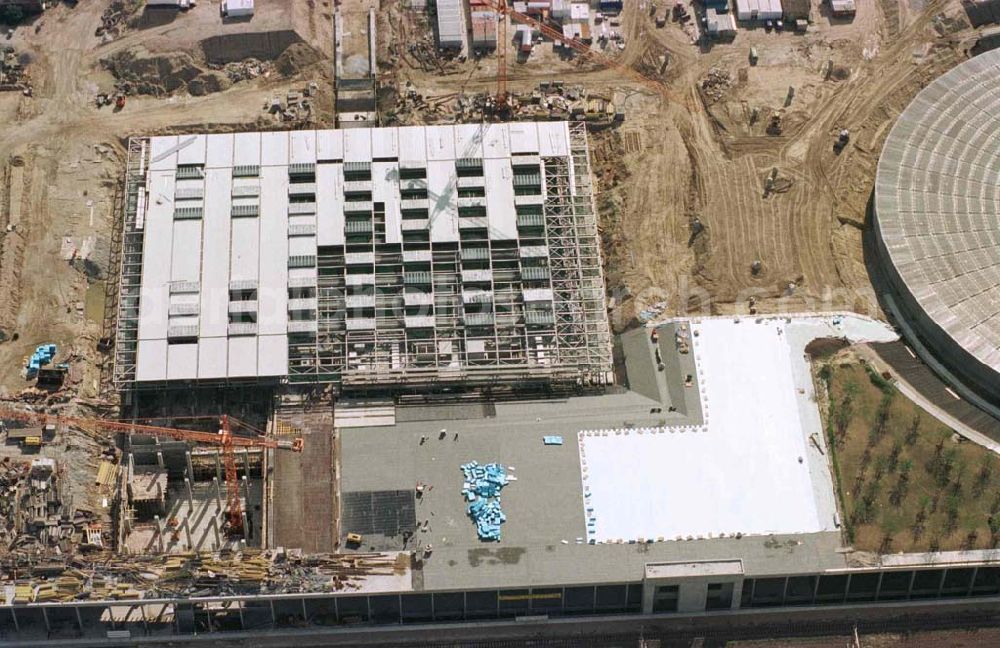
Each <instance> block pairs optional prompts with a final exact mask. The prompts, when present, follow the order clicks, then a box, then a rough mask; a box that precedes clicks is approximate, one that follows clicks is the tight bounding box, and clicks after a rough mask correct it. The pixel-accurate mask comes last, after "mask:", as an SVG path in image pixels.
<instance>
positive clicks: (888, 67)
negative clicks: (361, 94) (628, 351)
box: [380, 0, 970, 329]
mask: <svg viewBox="0 0 1000 648" xmlns="http://www.w3.org/2000/svg"><path fill="white" fill-rule="evenodd" d="M383 7H384V9H385V11H384V12H383V22H382V24H381V25H380V30H386V32H387V33H392V32H393V30H394V32H395V34H397V35H399V36H400V37H404V38H405V41H406V42H413V41H416V40H418V39H420V38H421V37H426V36H427V34H428V33H429V28H428V27H427V25H426V24H424V23H422V22H421V20H420V18H419V17H417V16H414V15H413V12H408V11H407V10H406V9H405V8H403V7H402V6H401V5H400V3H398V2H383ZM811 16H812V24H811V25H810V27H809V30H808V31H807V32H806V33H805V34H799V33H790V32H775V31H765V30H764V29H763V28H743V27H741V29H740V31H739V33H738V35H737V37H736V39H735V40H734V41H733V42H731V43H715V44H711V45H702V44H699V43H695V42H693V41H692V38H691V36H690V34H689V32H690V28H684V27H683V26H681V25H678V24H677V23H675V22H668V23H667V25H666V26H665V27H663V28H656V27H655V25H654V23H653V21H652V19H651V18H650V16H649V2H648V1H644V0H638V1H637V2H629V3H626V10H625V12H624V13H623V14H622V16H620V18H619V19H618V20H617V21H616V24H615V26H614V27H613V29H616V30H620V32H621V33H622V34H623V35H624V36H625V42H626V47H625V48H624V50H623V51H621V52H617V51H615V48H614V47H609V48H608V49H607V51H608V52H611V53H612V55H613V56H615V57H617V60H618V61H619V62H621V63H624V64H627V65H631V66H633V67H635V68H636V69H638V70H641V71H642V72H643V73H644V74H647V75H648V76H654V77H656V78H657V79H658V80H660V81H662V82H663V83H664V84H666V86H667V87H668V88H669V91H670V95H671V96H672V99H671V100H667V99H665V98H664V97H663V96H662V93H658V92H656V91H655V90H653V89H651V88H650V87H648V86H644V85H642V84H638V83H631V82H630V80H629V79H628V78H627V77H625V76H624V75H623V74H621V73H620V72H619V71H616V70H614V69H611V68H608V67H606V66H602V65H600V64H598V63H593V62H587V63H581V62H580V61H579V59H578V58H574V57H567V56H565V55H562V54H560V53H559V50H557V49H554V48H553V47H552V45H551V44H549V43H545V44H542V45H538V46H536V47H535V49H534V52H533V53H532V54H531V56H530V57H527V58H524V57H519V55H518V53H517V52H516V51H515V49H514V47H513V45H512V44H509V50H508V60H509V61H511V63H510V64H509V72H508V79H509V86H510V88H511V89H512V90H514V91H520V92H531V91H532V90H534V89H536V88H537V85H538V83H539V82H540V81H543V80H550V79H561V80H563V81H564V82H565V83H566V84H568V85H569V84H572V85H580V86H583V87H584V88H586V89H587V90H588V91H589V92H591V93H597V94H602V95H605V96H614V97H615V98H616V101H619V102H620V103H622V104H623V105H624V106H625V108H626V120H625V123H624V124H623V125H622V126H621V127H620V128H618V129H616V130H612V131H608V132H605V133H596V134H594V135H593V137H592V139H591V146H592V149H593V158H594V160H595V167H596V171H597V175H598V180H599V190H600V193H599V195H598V197H597V198H598V203H599V207H600V208H601V232H602V236H603V240H604V252H605V261H606V275H607V279H608V287H609V290H610V291H611V293H612V294H613V295H614V296H615V301H614V304H615V306H616V307H615V309H614V317H613V323H614V325H615V326H616V328H619V329H620V328H622V327H624V326H626V325H628V324H629V322H632V321H634V320H633V317H634V315H635V314H636V312H638V311H639V310H640V309H642V308H644V307H646V306H648V305H649V304H653V303H657V302H663V303H664V309H663V314H664V315H672V314H674V313H675V312H680V311H687V312H714V313H727V312H746V311H747V308H748V303H747V302H748V299H749V297H750V296H753V297H755V298H756V300H757V304H758V309H759V310H761V311H762V312H766V311H780V310H805V309H809V310H830V309H851V310H857V311H860V312H863V313H867V314H872V315H875V316H878V315H879V312H878V306H877V302H876V300H875V298H874V294H873V291H872V289H871V286H870V283H869V280H868V277H867V273H866V271H865V267H864V263H863V256H862V246H861V237H862V228H863V227H864V223H865V211H866V205H867V202H868V198H869V196H870V193H871V189H872V186H873V182H874V175H875V165H876V163H877V160H878V154H879V151H880V148H881V145H882V141H883V140H884V138H885V136H886V134H887V133H888V129H889V127H890V126H891V124H892V122H893V120H894V118H895V117H896V115H898V113H899V112H900V111H901V110H902V109H903V108H904V107H905V106H906V104H907V103H909V101H910V100H911V99H912V97H913V96H914V95H915V94H916V93H917V92H918V91H919V89H920V88H921V87H922V86H923V85H925V84H926V83H927V82H928V81H929V80H930V79H933V78H934V77H936V76H937V75H939V74H941V73H942V72H944V71H945V70H947V69H948V68H950V67H952V66H953V65H955V64H956V63H958V62H959V61H961V60H964V58H965V56H966V55H965V53H964V50H965V48H966V47H967V39H968V36H969V35H970V30H969V27H968V23H967V21H966V20H965V18H964V13H963V12H962V10H961V7H960V5H959V3H958V2H957V1H954V0H938V1H936V2H927V3H923V2H921V3H918V2H916V0H913V1H910V0H901V1H900V2H890V1H889V0H886V1H885V2H880V3H859V9H858V15H857V16H856V17H855V18H854V19H853V20H841V19H835V18H832V17H830V16H829V15H828V12H827V10H826V8H825V7H824V6H823V5H822V4H821V3H820V2H819V0H814V2H813V6H812V9H811ZM686 29H687V31H686ZM385 40H386V39H382V42H385ZM397 40H398V39H397ZM750 47H755V48H756V49H757V51H758V52H759V58H760V60H759V62H758V63H757V64H756V65H751V64H750V62H749V60H748V54H749V50H750ZM664 58H666V65H665V67H664V65H663V62H664ZM382 59H383V60H387V59H389V60H396V61H398V62H397V64H396V65H395V66H393V67H392V69H391V70H384V76H386V77H387V78H390V79H391V80H392V81H393V82H395V83H396V84H398V85H399V86H400V87H403V86H404V84H406V83H407V82H408V83H410V84H412V86H413V87H415V88H416V89H417V90H418V91H419V92H420V93H421V94H423V95H424V96H425V97H427V98H428V99H429V100H431V101H434V99H435V98H436V97H448V96H450V95H452V94H453V93H456V92H461V93H471V92H480V91H495V87H496V61H495V57H493V56H487V57H484V58H478V59H476V58H472V59H470V60H468V61H465V62H462V61H456V60H450V61H440V62H438V64H437V66H427V65H418V64H417V61H416V60H415V58H414V57H413V56H410V55H408V54H407V52H406V50H405V49H402V48H397V49H394V50H391V51H389V52H386V53H385V55H384V56H382ZM660 70H663V72H662V74H661V73H660ZM713 78H715V79H724V81H722V82H719V83H714V82H713V81H712V79H713ZM706 79H707V80H708V82H707V85H708V86H709V87H707V88H703V87H702V86H703V84H705V83H706ZM789 86H792V87H793V88H794V90H793V96H792V98H791V101H790V102H788V101H787V100H788V95H789ZM786 103H787V105H786ZM779 111H780V114H781V115H782V122H783V131H782V133H781V134H780V135H778V136H771V135H767V134H766V133H765V129H766V126H767V123H768V120H769V117H770V115H771V114H772V113H775V112H779ZM843 128H847V129H849V130H850V132H851V144H850V145H849V146H848V147H847V148H846V149H845V150H844V151H843V152H842V153H840V154H839V155H838V154H836V153H835V152H834V150H833V143H834V140H835V139H836V137H837V134H838V133H839V131H840V130H841V129H843ZM772 173H776V174H777V176H776V177H777V182H776V186H777V187H779V189H780V191H779V192H777V193H771V194H769V195H765V192H764V188H765V180H766V178H767V177H768V176H769V175H771V174H772ZM695 219H697V220H698V222H699V223H700V227H701V230H700V234H698V236H694V237H693V236H692V234H693V232H694V231H695V230H693V229H692V223H693V222H694V220H695ZM755 262H760V270H759V272H757V273H756V274H754V273H753V272H751V267H752V266H753V265H754V263H755Z"/></svg>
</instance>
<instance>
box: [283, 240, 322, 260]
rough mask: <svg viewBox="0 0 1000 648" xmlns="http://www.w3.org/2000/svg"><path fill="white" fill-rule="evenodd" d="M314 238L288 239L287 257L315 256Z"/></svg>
mask: <svg viewBox="0 0 1000 648" xmlns="http://www.w3.org/2000/svg"><path fill="white" fill-rule="evenodd" d="M315 254H316V237H315V236H293V237H291V238H289V239H288V255H289V256H315Z"/></svg>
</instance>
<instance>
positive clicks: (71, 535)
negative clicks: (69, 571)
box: [0, 457, 104, 556]
mask: <svg viewBox="0 0 1000 648" xmlns="http://www.w3.org/2000/svg"><path fill="white" fill-rule="evenodd" d="M63 490H64V489H63V488H62V484H61V483H60V481H59V474H58V471H57V466H56V462H55V460H53V459H49V458H46V457H39V458H37V459H33V460H32V461H30V462H27V461H15V460H12V459H11V458H9V457H5V458H4V459H3V461H2V462H0V555H3V554H11V553H13V554H16V555H22V556H23V555H29V556H38V555H44V554H49V553H56V554H67V553H70V552H72V551H74V550H75V549H76V548H78V547H80V548H85V547H88V546H97V547H102V546H104V538H103V533H102V531H103V529H102V527H101V525H100V523H99V522H97V516H96V515H94V513H92V512H90V511H86V510H75V511H74V510H73V509H72V498H71V497H68V496H66V494H65V493H64V492H63Z"/></svg>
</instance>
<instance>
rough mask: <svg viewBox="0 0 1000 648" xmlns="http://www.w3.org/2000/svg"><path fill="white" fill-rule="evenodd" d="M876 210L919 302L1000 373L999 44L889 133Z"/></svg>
mask: <svg viewBox="0 0 1000 648" xmlns="http://www.w3.org/2000/svg"><path fill="white" fill-rule="evenodd" d="M875 212H876V218H877V219H878V227H879V231H880V235H881V238H882V242H883V245H884V246H885V248H886V250H887V251H888V254H889V257H890V262H891V263H892V264H893V266H895V268H896V271H897V273H898V275H899V276H900V277H901V279H902V281H903V282H904V283H905V284H906V288H907V289H908V290H909V292H910V294H911V295H912V296H913V297H914V299H915V300H916V302H917V303H918V305H919V306H920V308H922V309H923V311H924V312H925V313H926V314H927V315H928V316H929V317H930V318H931V319H933V320H934V322H935V323H936V324H937V325H938V326H940V327H941V329H943V330H944V331H945V333H946V334H947V335H948V336H949V337H950V338H952V339H953V340H954V341H955V342H956V343H957V344H959V345H960V346H961V347H962V348H964V349H965V350H966V351H968V352H969V353H970V354H972V355H973V356H974V357H975V358H977V359H978V360H980V361H981V362H982V363H984V364H985V365H987V366H989V367H991V368H992V369H993V370H995V371H1000V50H993V51H991V52H987V53H985V54H981V55H979V56H977V57H975V58H973V59H970V60H968V61H966V62H964V63H962V64H961V65H959V66H957V67H955V68H953V69H952V70H950V71H949V72H947V73H946V74H944V75H942V76H941V77H939V78H938V79H936V80H935V81H934V82H933V83H931V84H930V85H928V86H927V87H926V88H924V89H923V90H922V91H921V92H920V94H918V95H917V96H916V98H915V99H914V100H913V102H912V103H910V105H909V106H907V108H906V110H905V111H903V113H902V115H900V117H899V119H898V120H897V121H896V124H895V125H894V126H893V128H892V131H891V132H890V133H889V137H888V139H887V140H886V143H885V148H884V149H883V151H882V156H881V158H880V160H879V164H878V174H877V176H876V181H875Z"/></svg>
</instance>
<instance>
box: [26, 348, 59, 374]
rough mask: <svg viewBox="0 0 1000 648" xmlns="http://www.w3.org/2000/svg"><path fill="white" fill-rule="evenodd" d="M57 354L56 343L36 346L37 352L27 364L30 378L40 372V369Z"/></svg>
mask: <svg viewBox="0 0 1000 648" xmlns="http://www.w3.org/2000/svg"><path fill="white" fill-rule="evenodd" d="M55 355H56V345H54V344H41V345H39V346H37V347H35V352H34V353H33V354H31V358H30V359H29V360H28V364H27V365H26V366H25V370H26V372H27V376H28V378H31V377H33V376H34V375H35V374H37V373H38V370H39V369H41V368H42V367H44V366H45V365H47V364H49V363H50V362H52V358H54V357H55Z"/></svg>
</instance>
